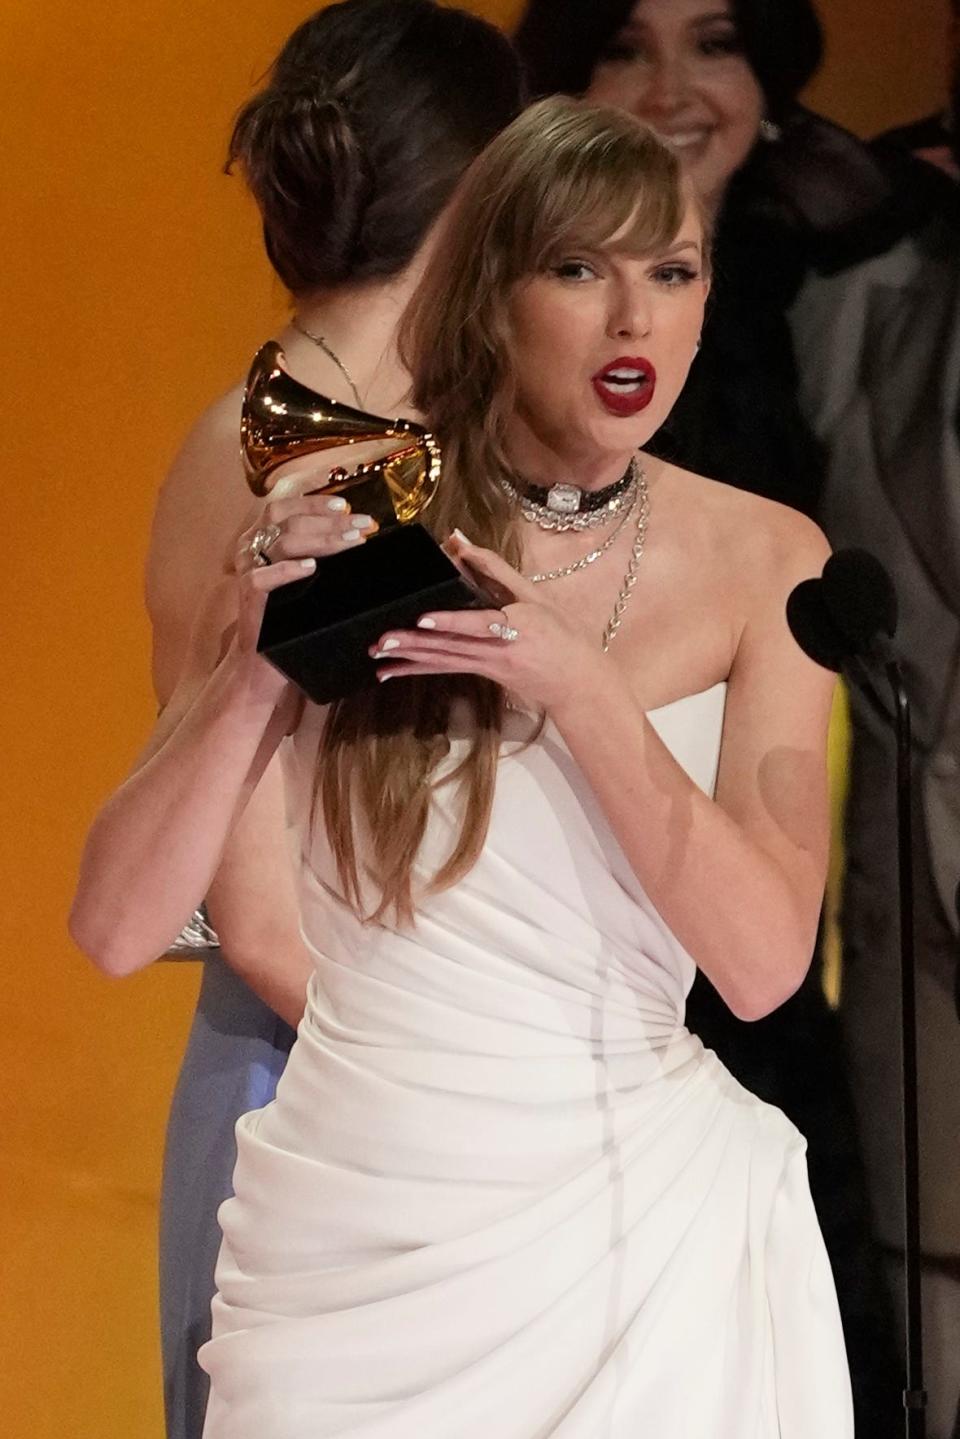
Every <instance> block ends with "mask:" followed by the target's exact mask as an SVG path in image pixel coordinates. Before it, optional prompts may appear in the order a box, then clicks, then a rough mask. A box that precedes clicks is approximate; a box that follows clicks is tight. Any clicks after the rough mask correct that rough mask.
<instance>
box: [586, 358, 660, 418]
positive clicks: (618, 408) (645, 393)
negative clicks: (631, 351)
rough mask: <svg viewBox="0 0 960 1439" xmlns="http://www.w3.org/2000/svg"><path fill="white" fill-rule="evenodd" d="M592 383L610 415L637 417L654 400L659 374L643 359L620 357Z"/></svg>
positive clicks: (599, 372)
mask: <svg viewBox="0 0 960 1439" xmlns="http://www.w3.org/2000/svg"><path fill="white" fill-rule="evenodd" d="M591 384H592V385H593V388H594V392H595V393H596V395H597V397H598V398H599V400H600V403H601V404H602V405H603V408H604V409H605V410H607V411H609V413H610V414H611V415H623V416H628V415H638V414H639V413H640V411H641V410H645V409H646V408H647V406H648V405H649V403H650V401H651V400H652V399H653V392H654V390H655V389H656V385H657V372H656V370H655V369H654V368H653V366H652V365H651V363H650V361H649V360H645V359H644V358H643V357H642V356H638V355H621V356H620V358H619V359H616V360H611V361H610V363H609V365H604V367H603V369H602V370H598V371H597V373H596V374H595V375H593V376H592V377H591Z"/></svg>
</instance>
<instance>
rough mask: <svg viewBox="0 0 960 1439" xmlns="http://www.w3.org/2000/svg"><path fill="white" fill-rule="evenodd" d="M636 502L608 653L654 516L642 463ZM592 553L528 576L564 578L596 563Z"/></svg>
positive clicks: (606, 633) (605, 643)
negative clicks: (562, 566)
mask: <svg viewBox="0 0 960 1439" xmlns="http://www.w3.org/2000/svg"><path fill="white" fill-rule="evenodd" d="M636 502H638V504H636V534H635V535H633V544H632V547H630V558H629V560H628V564H626V571H625V574H623V581H622V584H620V589H619V591H617V597H616V600H615V602H613V613H612V614H610V619H609V620H607V623H606V627H604V630H603V635H602V637H600V649H602V650H603V653H604V655H606V652H607V650H609V648H610V645H612V643H613V640H615V639H616V636H617V632H619V629H620V625H622V623H623V616H625V613H626V607H628V604H629V603H630V596H632V594H633V590H635V587H636V576H638V570H639V568H640V560H642V558H643V547H645V545H646V527H648V522H649V518H651V495H649V489H648V485H646V473H645V472H643V468H642V466H640V468H639V471H638V494H636ZM632 509H633V505H630V511H632ZM622 524H623V521H622V522H620V524H619V525H617V527H616V534H619V531H620V528H622ZM613 538H615V537H612V538H610V541H607V544H606V545H603V547H602V550H600V551H599V553H603V548H609V544H612V543H613ZM592 555H593V558H590V557H589V555H584V557H583V560H577V561H576V564H573V566H566V567H564V568H563V570H550V571H547V573H545V574H530V576H527V578H528V580H531V583H533V584H543V583H544V580H554V578H557V580H558V578H561V577H563V576H564V574H574V573H576V570H577V568H581V570H583V568H586V566H587V564H592V563H593V560H594V558H596V557H597V551H592Z"/></svg>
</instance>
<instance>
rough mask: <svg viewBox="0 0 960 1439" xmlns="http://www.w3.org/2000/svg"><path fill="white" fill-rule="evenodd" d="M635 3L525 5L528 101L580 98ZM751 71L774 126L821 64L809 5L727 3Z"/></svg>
mask: <svg viewBox="0 0 960 1439" xmlns="http://www.w3.org/2000/svg"><path fill="white" fill-rule="evenodd" d="M633 6H634V0H529V3H528V5H527V7H526V9H525V10H524V13H523V15H522V17H521V19H520V22H519V24H518V26H517V32H516V45H517V49H518V50H519V52H520V55H521V58H522V59H523V62H524V65H525V67H526V71H527V77H528V79H529V82H530V88H531V91H532V93H533V94H534V95H553V94H556V93H558V92H560V93H563V94H566V95H581V94H582V93H583V92H584V90H586V88H587V86H588V85H589V84H590V77H591V75H592V74H593V71H594V69H595V67H596V65H597V62H598V61H599V60H601V59H602V58H603V56H604V54H605V53H606V51H607V49H608V47H609V46H610V45H611V43H612V42H613V40H614V39H615V37H616V35H617V32H618V31H619V30H620V28H621V26H623V25H624V24H625V23H626V21H627V19H628V18H629V16H630V12H631V10H632V9H633ZM730 8H731V12H732V15H733V20H734V23H735V24H736V27H737V33H738V34H739V36H740V41H741V43H742V45H743V50H744V54H745V55H746V57H747V60H748V62H749V64H750V68H751V69H752V70H753V73H754V74H755V75H756V77H757V81H758V83H759V85H760V88H761V89H762V90H763V93H764V98H765V100H766V104H767V118H768V119H770V120H779V119H780V118H782V116H783V115H784V113H785V112H786V111H787V110H788V108H789V107H790V105H791V104H792V103H793V101H794V100H795V99H796V97H797V95H798V94H799V92H800V91H801V90H802V89H803V87H804V85H806V84H807V82H808V81H809V80H810V79H812V77H813V76H814V74H815V73H816V71H817V70H818V69H819V67H820V61H821V59H822V58H823V32H822V30H821V27H820V22H819V20H818V18H817V12H816V10H815V8H814V5H813V0H731V6H730Z"/></svg>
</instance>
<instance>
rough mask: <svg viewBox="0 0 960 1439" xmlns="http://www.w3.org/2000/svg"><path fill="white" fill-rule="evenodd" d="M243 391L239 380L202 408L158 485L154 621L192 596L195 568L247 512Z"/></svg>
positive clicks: (225, 542) (151, 600)
mask: <svg viewBox="0 0 960 1439" xmlns="http://www.w3.org/2000/svg"><path fill="white" fill-rule="evenodd" d="M242 394H243V391H242V389H241V387H240V386H237V387H235V388H234V389H232V390H230V391H229V392H228V393H227V394H226V395H223V396H221V398H220V399H219V400H216V401H215V402H214V403H213V404H212V405H210V407H209V408H208V409H207V410H205V411H204V413H203V414H202V415H201V416H200V418H199V419H198V420H197V422H196V424H195V425H194V426H193V428H192V429H191V431H190V433H189V434H188V435H187V437H186V439H185V440H184V442H183V445H182V446H181V447H180V451H179V453H178V454H177V456H176V458H175V459H174V462H173V464H172V465H171V467H170V470H169V472H168V474H167V476H166V478H165V479H164V482H163V484H162V486H161V488H160V493H159V495H158V497H157V505H156V510H155V512H154V519H153V530H152V533H151V537H150V552H149V556H148V559H147V605H148V608H149V610H150V613H151V616H152V617H153V618H154V621H155V622H156V619H157V617H158V616H160V615H162V614H163V613H165V612H166V611H168V610H170V609H171V608H172V609H174V610H176V609H177V608H178V607H179V597H180V596H183V597H184V599H186V598H187V595H188V594H189V592H190V590H191V588H192V590H193V593H192V595H190V603H191V605H194V604H195V603H196V579H197V575H198V572H199V573H203V572H205V571H207V570H209V569H210V567H211V563H215V562H216V561H215V558H214V557H219V556H220V554H221V552H223V554H224V555H225V554H226V552H227V549H228V547H229V544H230V542H231V540H232V538H233V536H234V535H235V534H236V533H238V531H239V530H240V529H241V528H242V526H243V523H244V520H245V518H246V516H247V514H248V513H249V512H250V509H251V495H250V491H249V490H248V488H247V485H246V483H245V481H244V476H243V466H242V463H241V459H240V407H241V403H242ZM198 566H199V567H200V568H199V571H198ZM218 568H219V566H218ZM191 575H192V577H193V584H192V586H191V584H190V582H189V576H191Z"/></svg>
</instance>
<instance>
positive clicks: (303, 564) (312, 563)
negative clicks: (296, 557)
mask: <svg viewBox="0 0 960 1439" xmlns="http://www.w3.org/2000/svg"><path fill="white" fill-rule="evenodd" d="M300 568H301V569H302V570H315V569H316V568H317V562H316V560H312V559H307V560H301V561H300Z"/></svg>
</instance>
